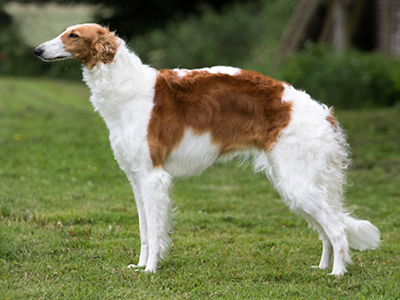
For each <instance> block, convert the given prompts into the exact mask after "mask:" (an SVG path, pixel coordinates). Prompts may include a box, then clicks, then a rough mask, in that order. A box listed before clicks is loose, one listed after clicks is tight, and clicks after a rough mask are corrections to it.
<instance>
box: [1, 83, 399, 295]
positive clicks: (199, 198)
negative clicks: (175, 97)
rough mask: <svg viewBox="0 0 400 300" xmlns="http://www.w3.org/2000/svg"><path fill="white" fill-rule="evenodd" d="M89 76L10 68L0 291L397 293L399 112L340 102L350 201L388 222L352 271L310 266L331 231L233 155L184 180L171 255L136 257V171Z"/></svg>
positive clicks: (5, 97) (4, 112) (358, 210)
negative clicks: (144, 264) (122, 159)
mask: <svg viewBox="0 0 400 300" xmlns="http://www.w3.org/2000/svg"><path fill="white" fill-rule="evenodd" d="M88 97H89V91H88V89H87V88H86V87H85V86H84V85H83V84H82V83H79V82H68V81H51V80H45V79H31V78H29V79H28V78H0V184H1V185H0V298H1V299H29V298H34V299H60V298H62V299H119V298H126V299H132V298H145V299H171V298H173V299H185V298H189V299H199V298H209V297H214V298H222V299H259V298H262V299H300V298H308V299H339V298H340V299H346V298H347V299H398V298H399V297H400V284H399V282H400V268H399V261H400V244H399V240H400V230H399V227H400V217H399V215H400V135H399V132H400V123H399V120H400V112H399V111H395V110H393V109H379V110H375V111H339V112H337V116H338V117H339V120H340V121H341V123H342V125H343V126H344V127H345V128H346V129H347V130H348V135H349V139H350V143H351V145H352V149H353V154H352V157H353V162H354V163H353V169H352V171H351V173H350V174H349V184H350V186H349V187H348V192H347V203H348V206H349V207H350V208H351V209H352V210H354V215H356V216H358V217H360V218H365V219H368V220H370V221H371V222H372V223H374V224H375V225H376V226H378V228H379V229H380V230H381V233H382V240H383V241H382V245H381V247H380V248H379V249H378V250H375V251H367V252H357V251H353V252H352V257H353V261H354V264H353V265H351V266H349V267H348V270H349V273H348V274H346V275H345V276H343V277H340V278H336V277H332V276H328V275H327V273H328V272H329V271H330V270H329V271H321V270H316V269H312V268H311V266H312V265H316V264H318V262H319V258H320V253H321V250H322V249H321V243H320V241H319V240H318V235H317V234H316V233H315V232H313V231H311V230H310V229H309V228H307V224H306V222H305V221H304V220H303V219H302V218H300V217H298V216H297V215H295V214H293V213H292V212H290V211H289V210H288V209H287V208H286V207H285V205H284V204H283V202H282V201H281V200H280V199H279V196H278V195H277V194H276V193H275V192H274V191H273V189H272V188H271V185H270V184H269V183H268V181H267V180H266V178H264V177H263V176H261V175H260V174H255V173H253V171H252V170H251V169H250V168H249V169H245V170H244V169H243V167H239V168H238V167H235V166H234V164H233V163H231V164H228V165H218V166H215V167H214V168H211V169H209V170H208V171H207V172H205V173H204V174H202V175H201V176H198V177H195V178H190V179H185V180H181V181H179V182H176V184H175V186H174V189H173V198H174V200H175V203H176V206H177V210H176V213H175V219H176V225H175V233H174V235H173V241H174V242H173V245H172V247H171V252H170V256H169V258H168V259H167V260H165V261H164V262H162V263H161V266H160V269H159V271H158V273H157V274H145V273H142V272H135V270H133V269H127V268H126V266H127V265H128V264H131V263H136V262H137V260H138V254H139V253H138V251H139V245H140V241H139V226H138V221H137V213H136V208H135V204H134V198H133V194H132V192H131V189H130V185H129V183H128V180H127V179H126V178H125V175H124V174H123V172H122V171H120V170H119V168H118V165H117V163H116V161H115V160H114V159H113V154H112V152H111V150H110V147H109V142H108V133H107V129H106V127H105V125H104V124H103V121H102V120H101V118H100V117H99V116H98V115H97V114H96V113H94V112H93V108H92V107H91V104H90V103H89V100H88Z"/></svg>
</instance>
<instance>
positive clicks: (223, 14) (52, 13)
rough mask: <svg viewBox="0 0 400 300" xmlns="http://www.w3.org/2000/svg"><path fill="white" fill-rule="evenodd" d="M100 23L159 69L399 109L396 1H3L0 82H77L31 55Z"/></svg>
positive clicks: (75, 74)
mask: <svg viewBox="0 0 400 300" xmlns="http://www.w3.org/2000/svg"><path fill="white" fill-rule="evenodd" d="M83 22H97V23H100V24H103V25H107V26H109V27H110V29H111V30H116V31H117V34H118V35H119V36H121V37H122V38H124V39H125V40H127V41H128V43H129V44H130V47H131V49H132V50H133V51H135V52H136V53H137V54H138V55H139V56H140V57H141V58H142V60H143V61H144V62H145V63H147V64H150V65H152V66H154V67H156V68H172V67H174V68H175V67H182V68H199V67H205V66H212V65H231V66H237V67H241V68H244V69H253V70H257V71H259V72H262V73H264V74H265V75H268V76H271V77H275V78H278V79H280V80H285V81H288V82H290V83H291V84H293V85H294V86H295V87H297V88H300V89H304V90H306V91H307V92H309V93H310V94H311V95H313V97H314V98H316V99H318V100H319V101H321V102H324V103H326V104H329V105H335V106H336V107H338V108H365V107H369V108H371V107H382V106H392V107H397V108H398V107H400V101H399V99H400V63H399V61H398V58H399V56H400V1H398V0H235V1H233V0H191V1H187V0H135V1H129V0H98V1H95V0H86V1H82V0H79V1H75V0H69V1H68V0H53V1H50V0H36V1H0V75H2V76H6V75H13V76H35V77H37V76H47V77H52V78H55V77H57V78H64V79H73V80H80V78H81V72H80V65H79V64H78V63H76V62H72V61H67V62H62V63H57V64H45V63H43V62H41V61H40V60H38V59H37V58H36V57H34V55H33V54H32V49H33V47H34V46H36V45H38V44H40V43H42V42H43V41H46V40H48V39H50V38H53V37H55V36H56V35H58V34H59V33H60V32H62V31H63V30H64V29H65V28H66V27H67V26H69V25H73V24H77V23H83Z"/></svg>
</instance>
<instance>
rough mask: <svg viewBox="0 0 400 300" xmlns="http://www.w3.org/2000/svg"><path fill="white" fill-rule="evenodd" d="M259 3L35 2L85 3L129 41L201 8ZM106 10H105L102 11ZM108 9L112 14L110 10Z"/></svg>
mask: <svg viewBox="0 0 400 300" xmlns="http://www.w3.org/2000/svg"><path fill="white" fill-rule="evenodd" d="M259 1H262V0H190V1H188V0H134V1H131V0H37V1H36V2H41V3H45V2H56V3H60V4H68V3H79V4H82V3H88V4H94V5H97V6H96V8H97V9H96V10H95V19H96V20H97V22H98V23H101V24H112V26H113V27H114V28H118V32H119V34H120V36H122V37H124V38H125V39H130V38H132V37H133V36H134V35H137V34H143V33H145V32H148V31H149V30H152V29H156V28H162V27H164V26H165V25H166V24H167V23H168V22H171V21H175V22H181V21H183V20H185V19H186V18H187V17H189V16H192V15H197V14H199V13H201V7H203V6H204V5H208V6H211V7H213V8H215V9H217V10H220V9H221V8H222V7H223V6H225V5H231V4H233V3H239V2H242V3H249V2H259ZM104 7H106V8H109V9H107V10H104V9H102V8H104ZM110 9H111V10H110Z"/></svg>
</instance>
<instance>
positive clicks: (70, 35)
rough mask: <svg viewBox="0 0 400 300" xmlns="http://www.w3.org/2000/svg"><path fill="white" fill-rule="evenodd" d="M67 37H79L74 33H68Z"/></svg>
mask: <svg viewBox="0 0 400 300" xmlns="http://www.w3.org/2000/svg"><path fill="white" fill-rule="evenodd" d="M69 37H70V38H72V39H76V38H78V37H79V35H77V34H75V33H70V34H69Z"/></svg>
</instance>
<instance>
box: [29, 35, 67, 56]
mask: <svg viewBox="0 0 400 300" xmlns="http://www.w3.org/2000/svg"><path fill="white" fill-rule="evenodd" d="M61 35H62V34H60V35H59V36H57V37H56V38H54V39H52V40H50V41H47V42H45V43H43V44H41V45H40V46H38V47H37V48H36V49H43V50H44V51H43V53H42V54H41V56H39V57H40V58H41V59H42V60H44V61H56V60H62V59H66V58H71V57H72V55H71V53H69V52H67V51H65V50H64V44H63V42H62V41H61Z"/></svg>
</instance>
